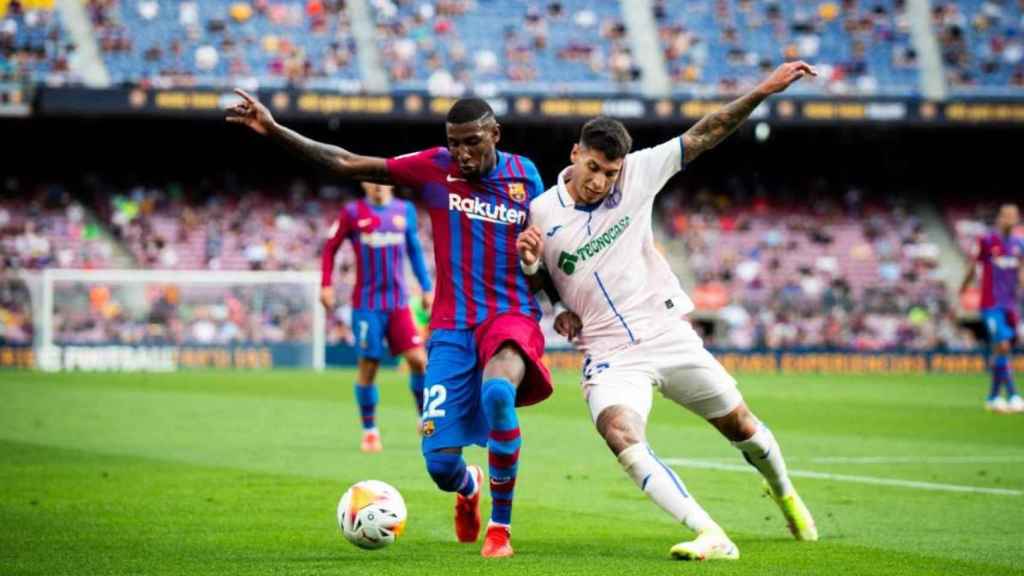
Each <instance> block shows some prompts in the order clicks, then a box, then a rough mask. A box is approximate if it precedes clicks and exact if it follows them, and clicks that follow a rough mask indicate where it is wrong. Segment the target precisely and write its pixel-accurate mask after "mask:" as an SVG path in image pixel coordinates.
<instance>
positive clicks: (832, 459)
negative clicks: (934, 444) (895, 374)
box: [698, 456, 1024, 464]
mask: <svg viewBox="0 0 1024 576" xmlns="http://www.w3.org/2000/svg"><path fill="white" fill-rule="evenodd" d="M698 460H700V461H701V462H726V463H729V464H732V463H734V462H736V459H735V458H699V459H698ZM786 462H789V463H793V462H806V463H810V464H1013V463H1017V462H1024V456H821V457H816V458H786Z"/></svg>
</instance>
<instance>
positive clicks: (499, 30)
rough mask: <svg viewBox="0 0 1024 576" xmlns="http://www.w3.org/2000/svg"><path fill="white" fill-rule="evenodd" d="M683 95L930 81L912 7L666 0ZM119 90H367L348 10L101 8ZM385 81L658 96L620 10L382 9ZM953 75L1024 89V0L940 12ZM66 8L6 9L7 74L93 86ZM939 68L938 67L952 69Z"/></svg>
mask: <svg viewBox="0 0 1024 576" xmlns="http://www.w3.org/2000/svg"><path fill="white" fill-rule="evenodd" d="M652 4H653V16H654V21H655V23H656V26H657V32H658V35H659V38H660V43H661V48H662V50H663V51H664V55H665V62H666V66H667V72H668V74H669V76H670V78H671V79H672V92H673V93H674V95H676V96H704V97H708V96H721V95H730V94H735V93H738V92H741V91H743V90H745V89H747V88H749V87H750V86H752V85H753V83H754V82H755V81H756V80H757V79H758V78H760V77H761V76H763V75H764V73H765V72H766V71H768V70H770V69H771V68H773V67H774V66H776V65H778V64H779V63H781V62H783V61H787V60H793V59H797V58H800V59H804V60H808V61H810V62H814V63H815V64H817V65H818V67H819V71H820V72H821V77H820V79H819V80H817V81H815V82H804V83H801V84H800V85H798V86H795V87H794V90H793V91H792V93H793V94H794V95H800V94H804V95H821V94H834V95H851V96H900V97H913V96H919V95H920V94H921V88H920V85H921V77H922V76H923V74H924V71H923V70H922V67H921V66H922V63H921V61H920V59H919V56H918V53H917V48H916V47H915V43H914V42H913V39H912V36H911V30H910V28H911V26H910V17H909V15H908V3H907V2H906V0H872V1H870V2H857V1H852V0H813V1H812V0H769V1H765V2H755V1H754V0H654V1H653V2H652ZM84 5H85V8H86V12H87V14H88V16H89V19H90V21H91V23H92V28H93V34H94V36H95V38H96V42H97V45H98V47H99V49H100V53H101V55H102V57H103V60H104V62H105V65H106V67H107V69H108V71H109V73H110V78H111V81H112V82H113V83H114V84H115V85H125V84H129V85H141V86H143V87H157V88H167V87H188V86H205V87H222V88H227V87H230V86H234V85H239V84H241V85H245V86H248V87H250V88H256V87H263V88H281V87H285V86H289V85H298V86H302V87H307V88H317V89H338V90H342V91H346V92H355V91H359V90H361V89H363V88H364V84H363V78H362V76H363V74H362V73H361V71H360V66H359V63H358V62H357V59H356V53H357V42H356V39H355V36H354V34H353V20H352V16H351V14H350V12H349V10H348V8H347V7H346V5H345V2H343V1H342V0H309V1H298V0H291V1H282V2H269V1H268V0H237V1H231V0H208V1H203V2H199V1H197V0H181V1H178V0H140V1H138V2H121V1H119V0H86V1H85V2H84ZM369 5H370V6H371V14H370V18H371V20H372V22H373V25H374V26H375V38H376V44H375V45H374V43H373V42H370V43H369V45H367V44H364V45H363V46H364V48H366V47H367V46H369V49H374V50H376V51H378V52H379V56H380V58H377V59H372V60H371V61H379V62H380V64H379V65H380V66H381V67H382V68H383V70H382V71H381V72H382V73H383V74H384V75H386V76H387V77H388V78H390V81H391V88H392V90H397V91H429V92H431V93H433V94H437V95H444V96H453V95H460V94H463V93H466V92H469V91H473V92H476V93H479V94H483V95H494V94H499V93H500V94H521V93H534V94H536V93H543V94H552V93H554V94H567V93H573V94H592V95H610V94H621V93H630V94H638V93H640V91H641V80H642V79H641V77H640V75H641V74H640V66H638V64H637V61H636V60H637V56H636V55H634V54H633V53H632V44H631V42H630V39H629V34H630V30H628V29H627V28H626V25H625V22H624V20H623V18H622V9H623V8H622V5H621V3H619V2H586V1H585V0H550V1H547V2H534V1H529V0H506V1H498V0H436V1H432V2H415V1H412V0H370V1H369ZM931 24H932V26H931V32H932V33H933V34H934V35H935V37H936V38H937V40H938V44H939V47H940V51H941V59H942V63H943V69H944V71H945V83H946V85H947V86H948V87H949V88H950V89H951V92H952V94H954V95H956V96H1006V95H1013V94H1015V93H1017V92H1019V91H1020V90H1021V89H1022V88H1024V35H1022V29H1021V26H1022V25H1024V11H1022V7H1021V5H1020V4H1019V3H1017V2H1003V1H995V0H957V1H949V0H940V1H938V2H933V3H932V22H931ZM74 52H75V46H74V45H73V44H72V43H71V42H70V41H69V40H68V38H67V36H66V34H65V33H64V30H63V27H62V26H61V18H60V17H59V12H58V11H57V10H56V9H55V7H54V2H53V0H4V1H0V81H2V80H4V79H7V80H9V79H11V78H12V77H15V76H17V77H19V78H33V79H34V80H35V81H37V82H45V83H48V84H51V85H63V84H75V83H79V82H80V81H81V78H80V77H79V76H78V75H76V74H75V73H74V72H73V70H72V68H71V66H70V60H71V56H72V55H73V54H74ZM936 73H938V71H937V69H936Z"/></svg>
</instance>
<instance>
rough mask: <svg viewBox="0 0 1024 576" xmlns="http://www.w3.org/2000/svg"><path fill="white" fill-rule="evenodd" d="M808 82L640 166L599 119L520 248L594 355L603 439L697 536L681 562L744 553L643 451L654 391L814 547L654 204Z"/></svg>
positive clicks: (592, 402) (767, 90) (746, 101)
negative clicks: (704, 330) (707, 434)
mask: <svg viewBox="0 0 1024 576" xmlns="http://www.w3.org/2000/svg"><path fill="white" fill-rule="evenodd" d="M813 74H815V72H814V69H813V68H811V67H810V66H808V65H807V64H805V63H803V62H790V63H786V64H783V65H782V66H780V67H779V68H778V69H776V70H775V72H773V73H772V74H771V75H770V76H769V77H768V78H767V79H765V81H764V82H762V83H761V84H760V85H759V86H758V87H757V88H755V89H754V90H752V91H751V92H750V93H748V94H746V95H745V96H742V97H740V98H739V99H737V100H735V101H734V102H732V103H731V104H728V105H726V106H724V107H723V108H722V109H720V110H718V111H716V112H713V113H711V114H709V115H707V116H705V117H704V118H703V119H702V120H701V121H700V122H698V123H697V124H695V125H694V126H693V127H691V128H690V129H689V130H687V131H686V132H685V133H684V134H682V135H680V136H678V137H676V138H673V139H671V140H669V141H667V142H664V143H662V144H660V145H658V146H654V147H653V148H646V149H644V150H638V151H636V152H632V153H630V147H631V146H632V139H631V138H630V136H629V133H628V132H627V130H626V128H625V127H624V126H623V125H622V124H621V123H620V122H618V121H617V120H613V119H611V118H606V117H602V118H595V119H594V120H591V121H590V122H588V123H587V124H586V125H584V127H583V130H582V133H581V135H580V141H579V143H578V144H576V145H575V146H574V147H573V150H572V154H571V158H572V162H573V164H572V166H570V167H569V168H566V169H565V170H564V171H563V172H562V173H561V174H560V175H559V176H558V181H557V183H556V185H555V186H553V187H552V188H551V189H550V190H548V191H547V192H545V193H544V194H543V195H541V197H539V198H538V199H537V200H535V201H534V202H533V204H532V205H531V206H530V220H531V226H530V227H529V228H528V229H527V231H526V232H524V233H523V234H521V235H520V238H519V246H520V254H521V256H522V261H523V265H524V271H526V273H527V274H530V275H531V276H532V275H533V274H534V273H535V272H537V271H538V270H539V269H540V266H541V264H543V265H544V266H545V267H546V269H547V270H548V271H549V272H550V274H551V280H552V281H553V282H554V285H555V288H556V289H557V291H558V294H559V296H560V297H561V299H562V301H563V302H564V305H565V306H566V307H567V308H568V310H570V312H563V313H562V314H560V315H559V316H558V317H556V319H555V328H556V330H558V331H559V332H560V333H562V334H564V335H567V336H569V337H570V339H574V340H575V341H576V344H577V346H578V347H579V348H580V349H582V350H583V352H584V353H585V357H584V361H583V378H582V382H581V385H582V387H583V392H584V398H585V401H586V403H587V405H588V407H589V408H590V415H591V418H592V419H593V421H594V424H595V426H596V427H597V430H598V433H599V434H601V436H602V437H603V438H604V440H605V442H606V443H607V444H608V448H609V449H611V451H612V453H613V454H615V456H616V457H617V459H618V461H619V463H620V464H621V465H622V467H623V469H624V470H625V472H626V473H627V474H628V475H629V477H630V478H632V479H633V481H634V482H636V485H637V487H638V488H640V490H641V491H642V492H644V493H645V494H646V495H647V496H648V497H649V498H650V499H651V500H652V501H654V502H655V503H656V504H657V505H658V506H660V507H661V508H662V509H663V510H665V511H666V512H668V513H669V514H671V515H672V517H673V518H675V519H676V520H677V521H678V522H680V523H681V524H683V525H685V526H686V527H688V528H690V529H691V530H693V531H694V532H695V533H696V538H694V539H692V540H689V541H685V542H680V543H678V544H676V545H675V546H673V547H672V548H671V550H670V554H671V555H672V557H674V558H678V559H683V560H715V559H722V560H735V559H738V558H739V549H738V548H737V547H736V545H735V544H734V543H733V542H732V541H731V540H730V539H729V537H728V536H727V535H726V533H725V531H724V530H723V529H722V528H721V527H720V526H719V525H718V524H717V523H716V522H715V521H714V520H712V519H711V516H710V515H708V513H707V512H706V511H705V510H704V509H703V508H702V507H701V505H700V504H698V503H697V500H696V498H694V496H693V495H692V494H690V493H689V492H688V491H687V490H686V487H685V486H684V485H683V482H682V480H680V479H679V477H678V476H677V475H676V473H675V472H674V471H672V469H671V468H669V467H668V466H666V465H665V464H664V463H663V462H662V461H661V460H660V459H658V457H657V456H656V455H655V453H654V451H653V450H652V449H651V447H650V446H649V445H648V444H647V439H646V434H645V428H646V426H647V417H648V415H649V413H650V410H651V401H652V390H653V389H655V388H657V389H658V390H659V391H660V392H661V393H662V395H664V396H665V397H666V398H668V399H669V400H671V401H673V402H675V403H676V404H678V405H680V406H683V407H685V408H687V409H688V410H690V411H691V412H693V413H695V414H697V415H698V416H701V417H702V418H704V419H706V420H707V421H708V422H709V423H711V425H713V426H714V427H715V428H717V429H718V431H719V432H721V433H722V435H723V436H725V437H726V438H728V439H729V440H731V441H732V444H733V446H735V447H736V448H737V449H738V450H739V452H740V454H741V455H742V456H743V458H745V459H746V460H747V462H749V463H750V464H751V465H752V466H754V467H755V468H756V469H757V470H758V472H760V473H761V475H762V476H763V477H764V480H765V485H764V486H765V488H766V489H767V491H768V494H769V495H770V496H772V497H773V499H774V500H775V502H776V503H777V504H778V506H779V508H780V509H781V510H782V513H783V516H784V517H785V519H786V521H787V523H788V524H789V529H790V531H791V532H792V533H793V535H794V537H796V538H797V539H798V540H817V539H818V532H817V528H816V527H815V524H814V519H813V517H812V516H811V513H810V511H809V510H808V509H807V507H806V506H805V505H804V504H803V501H802V500H801V499H800V496H799V495H798V494H797V492H796V489H795V488H794V487H793V483H792V482H791V481H790V478H789V475H788V473H787V471H786V464H785V461H784V460H783V458H782V450H781V449H780V448H779V444H778V442H777V441H776V440H775V436H774V435H773V434H772V432H771V430H769V429H768V428H767V427H766V426H765V425H764V424H763V423H762V422H761V421H760V420H758V419H757V417H755V416H754V414H753V413H751V411H750V410H749V409H748V408H747V405H746V403H745V402H744V401H743V396H742V395H741V394H740V392H739V390H738V389H737V386H736V381H735V380H734V379H733V378H732V376H730V375H729V374H728V372H726V371H725V369H724V368H723V367H722V365H721V364H719V363H718V361H717V360H715V358H714V357H713V356H712V355H711V354H710V353H709V352H708V351H707V350H705V349H704V345H703V342H702V341H701V339H700V336H698V335H697V333H696V332H695V331H694V330H693V328H692V327H691V326H690V323H689V322H688V321H687V320H686V318H685V316H684V315H685V314H688V313H689V312H691V311H692V310H693V302H692V301H691V300H690V298H689V297H688V296H687V295H686V293H685V292H683V290H682V288H681V287H680V286H679V281H678V280H677V279H676V277H675V274H673V272H672V269H671V268H670V267H669V265H668V263H667V262H666V261H665V259H664V258H663V257H662V256H661V255H660V254H659V253H658V251H657V249H656V248H655V245H654V237H653V233H652V230H651V219H652V211H653V207H654V200H655V196H656V195H657V193H658V192H659V191H660V190H661V189H662V188H663V187H664V186H665V184H666V183H667V182H668V180H669V179H670V178H672V177H673V176H674V175H675V174H677V173H678V172H680V171H681V170H682V169H683V167H684V166H685V165H686V164H689V163H690V162H692V161H693V160H694V159H696V158H697V157H698V156H700V155H701V154H703V153H704V152H705V151H707V150H709V149H711V148H713V147H714V146H715V145H717V144H718V143H719V142H721V141H722V140H724V139H725V138H726V137H727V136H728V135H729V134H731V133H732V132H733V131H734V130H735V129H736V128H737V127H739V125H740V124H741V123H742V122H743V121H744V120H745V119H746V118H747V117H748V116H750V114H751V112H753V111H754V109H755V108H756V107H757V106H758V105H759V104H760V103H761V102H763V101H764V100H765V99H767V98H768V97H769V96H770V95H771V94H775V93H777V92H782V91H783V90H785V89H786V88H787V87H788V86H789V85H790V84H792V83H793V82H796V81H797V80H799V79H800V78H802V77H803V76H805V75H813ZM567 318H569V319H570V320H567Z"/></svg>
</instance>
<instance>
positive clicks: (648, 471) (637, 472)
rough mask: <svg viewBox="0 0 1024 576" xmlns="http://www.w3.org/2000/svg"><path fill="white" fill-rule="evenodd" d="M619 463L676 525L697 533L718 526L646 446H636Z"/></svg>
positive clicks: (620, 456)
mask: <svg viewBox="0 0 1024 576" xmlns="http://www.w3.org/2000/svg"><path fill="white" fill-rule="evenodd" d="M619 463H620V464H622V467H623V468H624V469H625V470H626V474H629V477H630V478H632V479H633V481H634V482H636V485H637V486H639V487H640V489H641V490H643V491H644V493H645V494H647V496H648V497H649V498H650V499H651V500H654V503H655V504H657V505H658V506H659V507H660V508H661V509H662V510H664V511H665V512H668V513H669V514H670V515H671V516H672V517H673V518H675V519H676V521H678V522H682V523H683V524H686V526H687V527H688V528H690V529H691V530H693V531H694V532H700V531H702V530H705V529H707V528H710V527H717V526H718V525H717V524H715V521H714V520H712V519H711V517H710V516H708V513H707V512H705V511H704V509H703V508H701V506H700V504H698V503H697V501H696V500H694V499H693V497H692V496H690V494H689V493H688V492H687V491H686V486H684V485H683V481H682V480H680V479H679V476H677V475H676V473H675V472H673V471H672V469H671V468H669V467H668V466H666V465H665V464H663V463H662V462H661V460H658V457H657V456H655V455H654V452H652V451H651V449H650V448H649V447H648V446H647V445H646V444H633V445H632V446H630V447H629V448H626V449H625V450H623V451H622V452H621V453H620V454H619Z"/></svg>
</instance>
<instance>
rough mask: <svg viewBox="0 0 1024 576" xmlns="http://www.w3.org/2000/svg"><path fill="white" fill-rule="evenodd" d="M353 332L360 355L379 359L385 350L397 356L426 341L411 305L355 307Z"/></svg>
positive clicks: (384, 353) (383, 355)
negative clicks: (391, 307) (388, 307)
mask: <svg viewBox="0 0 1024 576" xmlns="http://www.w3.org/2000/svg"><path fill="white" fill-rule="evenodd" d="M352 332H353V333H354V335H355V338H356V357H357V358H367V359H370V360H380V359H382V358H384V357H385V355H386V352H390V353H391V355H392V356H398V355H400V354H402V353H404V352H406V351H407V350H410V349H412V348H416V347H418V346H422V345H423V340H422V339H421V338H420V335H419V331H418V330H417V329H416V326H415V324H413V321H412V313H411V312H410V311H409V309H408V308H397V309H394V310H362V309H358V310H353V311H352ZM385 346H386V347H385Z"/></svg>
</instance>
